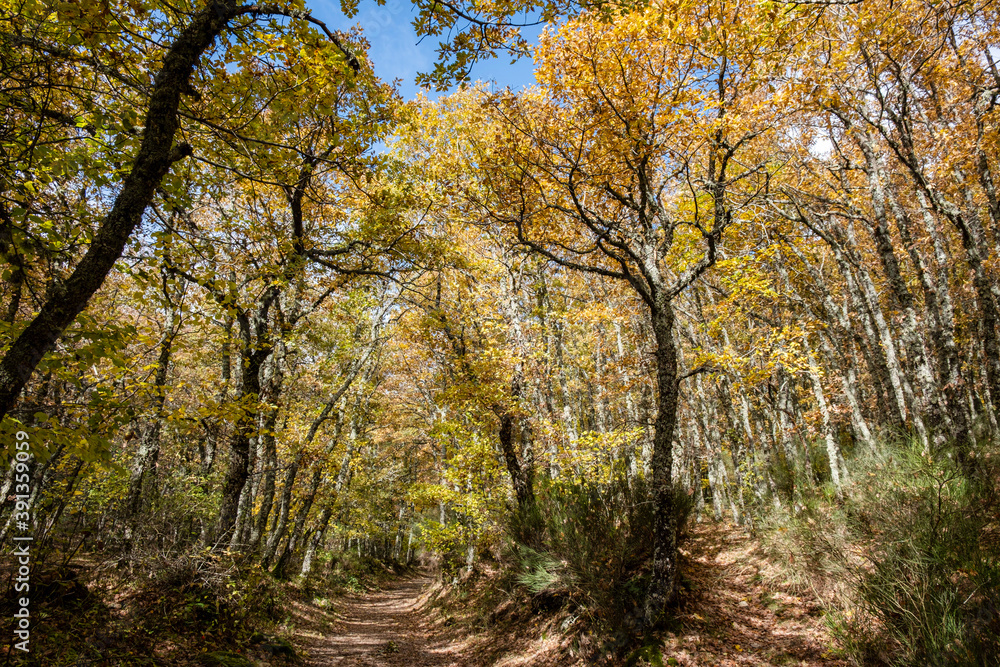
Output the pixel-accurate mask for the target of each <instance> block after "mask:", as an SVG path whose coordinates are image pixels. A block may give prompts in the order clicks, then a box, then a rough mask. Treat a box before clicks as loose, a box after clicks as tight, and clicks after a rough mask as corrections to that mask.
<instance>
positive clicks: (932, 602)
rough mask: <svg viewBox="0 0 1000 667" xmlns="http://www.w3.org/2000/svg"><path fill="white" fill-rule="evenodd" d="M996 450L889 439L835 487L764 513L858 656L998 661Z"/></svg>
mask: <svg viewBox="0 0 1000 667" xmlns="http://www.w3.org/2000/svg"><path fill="white" fill-rule="evenodd" d="M960 453H961V454H963V455H964V457H960V456H959V454H960ZM958 461H963V463H962V464H959V463H958ZM998 462H1000V456H998V452H997V450H996V448H993V449H988V450H985V451H980V452H979V453H978V455H975V456H971V457H970V456H968V453H967V452H958V451H956V450H954V449H952V450H945V451H941V452H938V453H936V454H935V455H933V456H931V455H927V454H924V453H923V452H922V451H921V449H920V448H919V447H917V446H914V445H912V444H904V445H900V446H896V447H891V448H887V449H886V451H884V452H883V453H882V454H881V455H878V456H872V457H870V458H869V459H867V460H864V461H857V462H855V465H854V466H853V470H854V476H853V479H852V481H851V482H850V483H849V484H847V485H846V486H845V487H844V489H843V495H842V497H841V498H837V497H836V496H835V495H833V494H829V493H826V494H824V493H822V492H821V490H818V491H817V492H815V493H813V494H812V495H811V496H810V497H806V498H803V500H802V502H801V503H799V505H798V506H797V507H796V508H794V509H793V510H792V511H787V510H786V511H784V512H781V513H779V514H777V515H775V516H772V517H771V521H770V524H769V528H768V531H767V534H768V538H769V542H770V544H771V547H772V550H773V551H774V552H775V553H777V552H779V551H784V553H785V557H784V559H783V560H784V561H789V562H791V563H792V564H793V567H792V568H791V569H792V570H793V573H794V574H795V575H796V576H797V577H799V578H800V581H804V580H806V579H808V578H813V579H814V580H815V581H817V582H818V584H817V589H816V592H817V593H818V594H820V597H822V598H824V599H825V600H826V602H827V605H828V608H829V609H830V614H829V615H828V620H829V623H830V626H831V629H832V631H833V634H834V636H835V637H836V638H837V639H838V640H839V642H840V643H841V645H842V646H843V647H844V650H845V652H846V653H847V654H848V655H849V656H850V657H851V658H852V659H853V660H854V661H855V662H856V663H858V664H861V665H877V666H886V667H896V666H899V667H902V666H904V665H932V666H941V667H944V666H949V667H950V666H963V667H964V666H970V667H971V666H976V667H979V666H982V667H985V666H986V665H993V664H996V662H995V661H996V656H998V655H1000V524H998V516H1000V514H998V512H1000V467H998V465H997V463H998ZM820 519H822V520H820Z"/></svg>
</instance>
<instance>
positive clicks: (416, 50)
mask: <svg viewBox="0 0 1000 667" xmlns="http://www.w3.org/2000/svg"><path fill="white" fill-rule="evenodd" d="M306 6H307V7H308V8H309V9H310V10H312V14H313V16H315V17H316V18H318V19H320V20H321V21H323V22H325V23H326V24H327V25H328V26H329V27H330V29H331V30H347V29H349V28H351V27H352V26H354V25H357V24H360V25H361V28H362V31H363V32H364V35H365V37H366V38H367V39H368V41H369V43H370V44H371V49H370V51H369V57H370V58H371V60H372V65H373V66H374V68H375V73H376V74H378V76H379V77H380V78H381V79H383V80H384V81H392V80H393V79H401V80H402V81H401V82H400V83H399V92H400V94H401V95H402V96H403V98H404V99H412V98H413V97H415V96H416V94H417V90H418V89H417V87H416V86H415V85H414V83H413V80H414V79H415V78H416V76H417V73H418V72H427V71H430V70H431V69H432V68H433V66H434V61H435V58H436V53H435V51H436V49H437V47H438V42H439V41H440V39H441V38H440V37H427V38H424V40H423V41H422V42H420V43H418V40H417V35H416V34H415V33H414V31H413V26H412V25H411V24H410V21H411V20H412V19H413V4H412V3H411V2H410V0H387V2H386V4H385V5H383V6H381V7H380V6H379V5H377V4H375V2H373V1H372V0H367V1H365V0H363V1H362V3H361V8H360V11H359V12H358V14H357V15H356V16H354V17H352V18H350V19H348V18H346V17H344V15H343V13H342V12H341V11H340V2H339V0H307V3H306ZM530 30H532V33H531V34H536V32H537V29H530ZM526 34H527V31H526ZM472 78H473V79H474V80H475V79H479V80H481V81H495V82H496V83H497V86H498V87H499V88H503V87H505V86H510V87H511V88H514V89H518V88H521V87H523V86H528V85H531V84H533V83H534V82H535V78H534V76H533V74H532V65H531V60H530V59H529V58H522V59H521V60H519V61H518V62H517V63H515V64H513V65H511V64H510V57H509V56H506V55H502V56H500V57H499V58H497V59H496V60H491V61H487V62H482V63H477V65H476V66H475V68H474V69H473V70H472ZM438 94H439V93H434V92H431V93H429V96H430V97H432V98H433V97H436V96H437V95H438Z"/></svg>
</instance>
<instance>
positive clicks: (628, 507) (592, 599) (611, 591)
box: [508, 477, 694, 630]
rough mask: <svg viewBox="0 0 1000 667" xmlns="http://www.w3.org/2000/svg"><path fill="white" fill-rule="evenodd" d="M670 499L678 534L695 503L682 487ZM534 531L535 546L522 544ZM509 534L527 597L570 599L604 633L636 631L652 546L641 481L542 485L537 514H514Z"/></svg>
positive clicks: (650, 522)
mask: <svg viewBox="0 0 1000 667" xmlns="http://www.w3.org/2000/svg"><path fill="white" fill-rule="evenodd" d="M674 497H675V500H674V509H675V513H676V519H677V526H678V533H679V534H683V530H684V527H685V525H686V523H687V518H688V516H689V515H690V513H691V510H692V508H693V506H694V501H693V498H692V497H691V496H690V495H689V494H688V493H687V492H686V491H682V490H679V489H677V490H675V496H674ZM525 522H531V523H530V526H528V527H527V528H530V529H531V531H528V530H527V528H526V526H525ZM532 531H533V534H534V536H535V539H534V540H533V542H534V543H533V544H525V539H524V536H525V535H526V534H527V533H528V532H532ZM508 534H509V535H511V536H512V539H511V552H512V556H513V558H514V561H515V563H514V565H515V568H516V569H517V572H518V575H517V577H516V580H517V582H518V584H520V585H521V586H523V587H524V588H526V589H527V590H528V591H529V592H530V593H532V594H533V595H536V596H548V597H567V598H572V599H573V601H574V602H575V603H577V604H578V605H579V606H581V607H584V608H586V609H587V610H588V611H590V613H591V615H592V616H593V617H594V618H595V620H598V621H599V622H601V623H603V624H605V625H606V626H608V627H609V629H614V630H621V629H635V628H637V624H638V619H639V617H640V615H641V609H642V604H643V602H644V598H645V592H646V587H647V584H648V581H649V576H650V561H651V557H652V546H653V504H652V500H651V498H650V495H649V491H648V487H647V484H646V483H645V482H644V481H643V480H641V479H635V480H632V481H631V482H628V481H627V480H625V479H624V478H621V477H619V478H616V479H613V480H612V481H611V482H609V483H608V484H603V485H599V484H594V483H588V482H572V483H567V482H561V481H556V482H543V483H542V484H540V486H539V489H538V495H537V513H534V512H533V513H531V515H530V516H527V517H525V516H524V515H523V514H522V513H518V512H512V519H511V523H510V525H509V527H508Z"/></svg>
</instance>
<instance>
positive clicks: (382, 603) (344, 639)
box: [297, 572, 472, 667]
mask: <svg viewBox="0 0 1000 667" xmlns="http://www.w3.org/2000/svg"><path fill="white" fill-rule="evenodd" d="M434 581H435V580H434V578H433V577H432V576H431V575H429V574H427V573H425V572H421V573H419V574H416V575H414V576H411V577H406V578H402V579H396V580H393V581H391V582H389V583H388V584H387V585H386V588H384V589H382V590H380V591H375V592H371V593H365V594H361V595H351V596H347V597H343V598H340V599H338V600H337V601H336V603H335V604H334V610H333V611H332V612H330V611H327V612H323V611H322V610H320V609H318V608H316V607H314V606H312V605H302V606H299V608H298V609H297V611H298V612H299V613H300V614H301V616H300V619H299V623H301V626H300V627H301V630H300V631H299V632H297V640H298V641H297V643H299V645H300V646H302V647H304V648H305V649H306V650H307V651H308V654H309V655H308V660H307V661H306V664H307V665H309V667H326V666H327V665H345V666H347V665H350V666H355V665H357V666H362V665H363V666H364V667H383V666H384V667H395V666H397V665H398V666H400V667H403V666H404V665H405V666H412V667H465V666H466V665H470V664H472V663H471V662H470V661H469V660H468V659H467V658H466V657H465V656H464V655H463V650H464V648H465V642H464V640H463V638H462V637H461V636H457V635H458V632H459V631H458V628H454V627H445V626H444V625H443V623H442V622H441V621H440V619H436V618H435V616H434V615H433V614H432V613H430V611H429V610H428V609H427V608H426V606H425V605H426V604H427V599H428V597H429V595H430V592H431V587H432V586H433V584H434ZM317 612H319V613H317ZM319 616H325V617H327V619H325V622H324V619H322V618H319Z"/></svg>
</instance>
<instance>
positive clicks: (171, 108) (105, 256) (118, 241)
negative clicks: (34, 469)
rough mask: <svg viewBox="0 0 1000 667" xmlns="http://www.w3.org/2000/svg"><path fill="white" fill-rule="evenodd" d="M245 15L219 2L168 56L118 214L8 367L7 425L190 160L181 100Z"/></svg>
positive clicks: (2, 384)
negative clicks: (204, 61) (179, 167)
mask: <svg viewBox="0 0 1000 667" xmlns="http://www.w3.org/2000/svg"><path fill="white" fill-rule="evenodd" d="M240 9H241V8H240V7H239V6H238V3H237V2H235V0H220V1H217V2H213V3H211V4H210V5H209V6H208V7H206V8H205V9H203V10H202V11H201V12H199V13H198V14H195V15H194V19H193V20H192V21H191V23H190V24H189V25H188V26H187V27H186V28H184V29H183V30H182V31H181V32H180V34H179V35H178V36H177V39H176V40H175V41H174V42H173V44H172V45H171V46H170V49H169V50H168V51H167V52H166V54H165V55H164V58H163V67H161V68H160V71H159V72H158V73H157V75H156V78H155V79H154V82H153V89H152V93H151V94H150V97H149V106H148V108H147V110H146V118H145V122H144V123H143V127H144V128H145V129H144V130H143V132H142V143H141V144H140V146H139V151H138V153H137V154H136V157H135V161H134V162H133V163H132V169H131V170H130V171H129V174H128V176H126V177H125V181H124V183H123V184H122V188H121V191H120V192H119V193H118V196H117V197H116V198H115V202H114V204H113V205H112V207H111V211H110V212H109V213H108V215H107V217H105V218H104V220H102V221H101V224H100V226H99V227H98V228H97V231H96V233H95V234H94V238H93V241H91V243H90V247H89V248H88V249H87V253H86V254H85V255H84V256H83V258H82V259H81V260H80V262H79V263H78V264H77V265H76V268H75V269H74V270H73V273H72V274H70V276H69V278H67V279H66V281H65V283H63V284H61V285H55V286H54V289H52V290H51V291H50V293H49V296H48V298H47V299H46V300H45V303H44V304H42V307H41V309H40V310H39V311H38V315H36V316H35V318H34V319H33V320H32V321H31V324H29V325H28V326H27V328H26V329H25V330H24V331H22V332H21V335H19V336H18V337H17V339H16V340H15V341H14V342H13V343H12V344H11V346H10V348H9V349H8V350H7V353H6V354H4V356H3V359H2V360H0V419H2V418H3V417H4V416H6V415H7V413H8V412H10V410H11V408H12V407H13V405H14V402H15V401H16V400H17V397H18V395H19V394H20V393H21V390H22V389H23V388H24V385H25V384H26V383H27V382H28V379H29V378H30V377H31V374H32V373H33V372H34V370H35V367H36V366H37V365H38V362H39V361H41V359H42V357H43V356H44V355H45V353H46V352H48V351H49V350H51V349H52V347H53V345H55V343H56V340H57V339H58V338H59V336H60V335H62V333H63V331H65V329H66V327H68V326H69V325H70V324H71V323H72V322H73V320H74V319H76V316H77V315H79V314H80V312H81V311H83V309H84V308H85V307H86V306H87V302H88V301H89V300H90V298H91V297H92V296H93V295H94V293H95V292H96V291H97V290H98V289H99V288H100V287H101V285H102V284H104V279H105V278H106V277H107V275H108V273H109V272H110V271H111V269H112V268H113V267H114V265H115V262H117V261H118V258H119V257H121V254H122V251H123V250H124V249H125V244H126V243H128V239H129V237H130V236H131V235H132V232H133V231H134V230H135V228H136V226H137V225H138V224H139V222H140V221H141V220H142V216H143V213H144V212H145V210H146V207H147V206H149V203H150V202H151V201H152V199H153V195H154V194H155V192H156V189H157V187H159V185H160V182H161V181H162V180H163V177H164V176H166V174H167V172H168V171H169V170H170V167H171V165H173V164H174V163H175V162H177V161H178V160H180V159H182V158H183V157H185V156H187V155H190V153H191V147H190V146H189V145H188V144H181V145H178V146H174V145H173V143H174V136H175V135H176V134H177V129H178V128H179V126H180V122H179V119H178V115H177V109H178V107H179V105H180V100H181V94H182V93H183V92H184V91H186V90H188V89H189V88H190V79H191V75H192V74H193V73H194V70H195V68H196V67H197V66H198V62H199V61H200V60H201V57H202V54H203V53H204V52H205V51H206V50H207V49H208V48H209V47H211V45H212V43H213V42H214V41H215V38H216V37H217V36H218V35H219V34H220V33H221V32H222V31H223V30H224V29H225V27H226V25H227V24H228V22H229V21H230V20H231V19H232V18H234V17H235V16H237V15H238V14H239V13H240Z"/></svg>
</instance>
